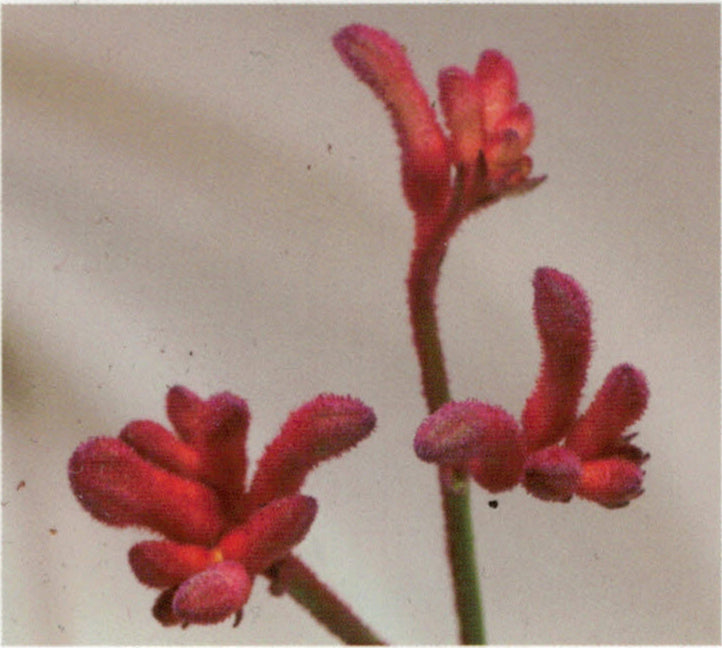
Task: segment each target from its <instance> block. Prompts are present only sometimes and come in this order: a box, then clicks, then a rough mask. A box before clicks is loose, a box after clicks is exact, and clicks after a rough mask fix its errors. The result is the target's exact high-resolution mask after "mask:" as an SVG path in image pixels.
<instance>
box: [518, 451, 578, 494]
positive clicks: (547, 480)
mask: <svg viewBox="0 0 722 648" xmlns="http://www.w3.org/2000/svg"><path fill="white" fill-rule="evenodd" d="M581 474H582V462H581V460H580V459H579V457H578V456H577V455H576V454H574V453H573V452H572V451H571V450H567V449H566V448H562V447H560V446H549V447H547V448H544V449H543V450H539V451H537V452H534V453H533V454H531V455H530V456H529V457H528V458H527V460H526V463H525V464H524V488H526V490H527V492H529V494H531V495H534V497H538V498H539V499H542V500H546V501H549V502H568V501H569V500H570V499H572V496H573V495H574V492H575V490H576V488H577V486H578V484H579V480H580V478H581Z"/></svg>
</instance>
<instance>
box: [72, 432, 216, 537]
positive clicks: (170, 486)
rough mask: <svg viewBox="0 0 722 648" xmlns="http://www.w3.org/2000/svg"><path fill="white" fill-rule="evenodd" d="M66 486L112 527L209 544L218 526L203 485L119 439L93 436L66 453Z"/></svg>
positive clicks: (209, 494) (212, 502)
mask: <svg viewBox="0 0 722 648" xmlns="http://www.w3.org/2000/svg"><path fill="white" fill-rule="evenodd" d="M68 474H69V478H70V485H71V487H72V489H73V492H74V493H75V496H76V497H77V498H78V501H79V502H80V503H81V504H82V505H83V507H84V508H85V509H86V510H87V511H88V512H89V513H90V514H91V515H92V516H93V517H95V518H96V519H98V520H100V521H101V522H105V523H106V524H111V525H113V526H119V527H125V526H129V525H139V526H144V527H147V528H149V529H152V530H154V531H159V532H160V533H162V534H163V535H165V536H166V537H168V538H170V539H172V540H176V541H179V542H190V543H197V544H209V543H211V542H213V541H214V540H215V539H216V537H217V536H218V534H219V532H220V531H221V530H222V529H223V525H224V520H223V515H222V512H221V509H220V505H219V502H218V500H217V499H216V496H215V494H214V493H213V491H212V490H211V489H210V488H208V487H207V486H205V485H203V484H200V483H198V482H195V481H190V480H188V479H184V478H182V477H179V476H177V475H174V474H172V473H169V472H167V471H165V470H163V469H162V468H158V467H157V466H155V465H153V464H151V463H149V462H147V461H145V460H144V459H143V458H141V456H140V455H139V454H138V453H137V452H136V451H135V450H133V449H132V448H130V447H129V446H127V445H126V444H125V443H123V441H121V440H120V439H111V438H104V437H99V438H95V439H91V440H90V441H88V442H86V443H84V444H82V445H81V446H79V447H78V448H77V449H76V451H75V452H74V453H73V456H72V457H71V458H70V462H69V467H68Z"/></svg>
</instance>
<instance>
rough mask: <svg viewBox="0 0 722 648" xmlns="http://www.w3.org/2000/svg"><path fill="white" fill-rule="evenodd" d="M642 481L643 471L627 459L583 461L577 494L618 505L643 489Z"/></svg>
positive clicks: (618, 506) (624, 503)
mask: <svg viewBox="0 0 722 648" xmlns="http://www.w3.org/2000/svg"><path fill="white" fill-rule="evenodd" d="M643 481H644V471H643V470H642V469H641V468H640V467H639V466H638V465H637V464H636V463H634V462H632V461H628V460H627V459H620V458H619V457H609V458H606V459H597V460H595V461H585V462H584V464H583V470H582V477H581V482H580V483H579V486H578V487H577V490H576V494H577V495H579V497H584V498H586V499H589V500H592V501H594V502H597V503H598V504H601V505H602V506H605V507H607V508H620V507H622V506H626V505H627V504H629V502H630V501H631V500H633V499H634V498H635V497H639V496H640V495H641V494H642V493H643V492H644V489H643V488H642V482H643Z"/></svg>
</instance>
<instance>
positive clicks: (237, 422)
mask: <svg viewBox="0 0 722 648" xmlns="http://www.w3.org/2000/svg"><path fill="white" fill-rule="evenodd" d="M166 409H167V414H168V419H169V420H170V422H171V424H172V426H173V429H174V431H175V434H174V433H173V432H171V431H169V430H168V429H166V428H165V427H164V426H162V425H160V424H158V423H155V422H153V421H133V422H131V423H129V424H128V425H127V426H126V427H125V428H123V430H122V431H121V433H120V435H119V437H118V438H110V437H96V438H92V439H90V440H89V441H87V442H85V443H83V444H81V445H80V446H79V447H78V448H77V449H76V451H75V452H74V453H73V455H72V457H71V458H70V462H69V466H68V474H69V478H70V484H71V487H72V489H73V492H74V494H75V496H76V497H77V499H78V501H79V502H80V503H81V504H82V506H83V507H84V508H85V509H86V510H87V511H88V512H89V513H90V514H91V515H92V516H93V517H95V518H96V519H98V520H100V521H102V522H105V523H106V524H110V525H112V526H118V527H125V526H129V525H135V526H142V527H145V528H147V529H150V530H152V531H156V532H158V533H159V534H161V535H162V536H164V537H165V539H163V540H146V541H143V542H139V543H137V544H136V545H134V546H133V547H132V548H131V549H130V552H129V555H128V559H129V562H130V566H131V568H132V570H133V572H134V573H135V575H136V577H137V578H138V580H140V581H141V582H142V583H144V584H145V585H148V586H150V587H156V588H160V589H162V590H163V592H162V593H161V594H160V596H159V597H158V599H157V600H156V603H155V605H154V606H153V614H154V616H155V617H156V618H157V619H158V620H159V621H160V622H161V623H162V624H164V625H173V624H177V623H183V624H189V623H198V624H207V623H217V622H219V621H222V620H224V619H226V618H228V617H229V616H230V615H232V614H234V613H235V614H236V615H237V618H240V613H241V611H242V609H243V606H244V604H245V603H246V601H247V600H248V597H249V596H250V594H251V589H252V586H253V581H254V579H255V577H256V576H257V575H259V574H263V573H264V572H266V571H268V570H270V568H271V567H272V566H273V565H274V563H276V562H277V561H279V560H280V559H282V558H284V557H285V556H286V555H287V554H288V553H289V552H290V551H291V549H292V548H293V547H294V546H295V545H296V544H298V543H299V542H301V540H303V538H304V537H305V535H306V533H307V532H308V530H309V528H310V526H311V524H312V522H313V520H314V518H315V516H316V511H317V504H316V500H315V499H313V498H312V497H307V496H304V495H301V494H300V493H299V490H300V488H301V486H302V485H303V482H304V480H305V477H306V475H307V474H308V473H309V472H310V471H311V470H312V469H313V468H314V467H315V466H316V465H317V464H318V463H319V462H320V461H323V460H325V459H329V458H332V457H335V456H338V455H340V454H341V453H343V452H345V451H346V450H348V449H350V448H351V447H353V446H354V445H356V443H358V442H359V441H360V440H362V439H363V438H365V437H366V436H368V434H370V432H371V430H372V429H373V427H374V425H375V423H376V419H375V416H374V413H373V411H372V410H371V409H369V408H368V407H367V406H366V405H364V404H363V403H362V402H361V401H359V400H357V399H354V398H351V397H349V396H336V395H332V394H322V395H320V396H318V397H317V398H315V399H314V400H312V401H310V402H308V403H306V404H305V405H303V406H302V407H300V408H299V409H297V410H296V411H294V412H292V413H291V415H290V416H289V418H288V420H287V421H286V423H285V424H284V426H283V428H282V430H281V433H280V434H279V435H278V436H277V437H276V439H275V440H274V441H273V442H272V443H271V444H270V445H269V446H268V447H267V448H266V451H265V453H264V454H263V456H262V458H261V459H260V461H259V466H258V470H257V471H256V474H255V476H254V478H253V480H252V481H251V484H250V486H248V485H247V483H246V482H247V480H246V472H247V457H246V435H247V431H248V426H249V422H250V414H249V411H248V407H247V405H246V402H245V401H244V400H243V399H241V398H238V397H237V396H234V395H232V394H230V393H228V392H224V393H221V394H216V395H214V396H212V397H211V398H209V399H208V400H203V399H201V398H199V397H198V396H197V395H196V394H194V393H193V392H192V391H190V390H189V389H186V388H184V387H180V386H176V387H173V388H171V389H170V391H169V392H168V395H167V398H166Z"/></svg>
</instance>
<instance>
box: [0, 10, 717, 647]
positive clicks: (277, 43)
mask: <svg viewBox="0 0 722 648" xmlns="http://www.w3.org/2000/svg"><path fill="white" fill-rule="evenodd" d="M356 21H361V22H366V23H369V24H372V25H375V26H377V27H381V28H383V29H385V30H387V31H389V32H390V33H391V34H393V35H394V36H395V37H396V38H398V39H399V40H400V41H401V42H402V43H404V44H405V45H406V47H407V51H408V53H409V56H410V58H411V59H412V61H413V63H414V66H415V69H416V70H417V72H418V74H419V76H420V78H421V80H422V82H423V83H424V84H425V85H426V86H427V87H428V88H429V90H430V92H432V94H433V95H434V96H435V76H436V73H437V71H438V70H439V69H440V68H441V67H443V66H446V65H451V64H457V65H462V66H464V67H466V68H471V67H473V65H474V64H475V62H476V58H477V56H478V54H479V52H480V51H481V50H482V49H484V48H489V47H496V48H499V49H501V50H502V51H503V52H504V53H505V54H506V55H508V56H509V57H510V58H511V59H512V60H513V61H514V64H515V66H516V69H517V72H518V74H519V77H520V83H521V96H522V99H523V100H524V101H527V102H528V103H529V104H531V106H532V107H533V109H534V111H535V114H536V118H537V137H536V140H535V142H534V143H533V145H532V147H531V153H532V155H533V157H534V160H535V166H536V170H537V171H538V172H540V173H547V174H548V175H549V179H548V181H547V182H546V183H545V184H544V185H543V186H542V187H541V188H539V189H537V190H536V191H534V192H533V193H532V194H530V195H528V196H525V197H522V198H518V199H514V200H511V199H510V200H507V201H505V202H503V203H501V204H499V205H496V206H494V207H493V208H491V209H489V210H488V211H487V212H486V213H484V214H482V215H480V216H478V217H476V218H474V219H472V220H470V221H469V222H467V223H466V224H465V225H464V226H463V227H462V229H461V231H460V232H459V234H458V236H457V237H456V239H455V240H454V241H453V242H452V244H451V246H450V249H449V254H448V258H447V261H446V265H445V267H444V274H443V278H442V283H441V286H440V307H441V311H440V317H441V328H442V336H443V340H444V344H445V346H446V352H447V362H448V367H449V372H450V376H451V381H452V392H453V394H454V396H455V398H457V399H462V398H466V397H470V396H474V397H478V398H482V399H485V400H488V401H490V402H492V403H495V404H499V405H502V406H504V407H505V408H507V409H508V410H509V411H511V412H514V413H516V414H518V413H519V412H520V410H521V408H522V406H523V403H524V400H525V398H526V396H527V394H528V393H529V391H530V389H531V387H532V385H533V382H534V379H535V376H536V370H537V362H538V353H539V351H538V347H537V343H536V339H535V332H534V329H533V325H532V317H531V301H532V291H531V284H530V280H531V277H532V274H533V272H534V269H535V268H536V267H537V266H540V265H552V266H555V267H557V268H559V269H560V270H562V271H564V272H568V273H570V274H572V275H574V276H575V277H576V278H577V279H578V280H579V282H580V283H581V284H582V285H583V286H584V288H585V289H586V290H587V292H588V293H589V295H590V297H591V300H592V302H593V314H594V318H595V319H594V327H595V328H594V332H595V340H596V350H595V354H594V356H593V359H592V366H591V370H590V375H589V384H588V388H587V391H586V392H585V403H586V402H588V399H589V397H590V396H591V394H592V393H593V391H594V390H595V389H596V388H597V387H598V386H599V385H600V384H601V382H602V380H603V379H604V376H605V375H606V373H607V371H608V370H609V369H610V368H611V367H612V366H613V365H615V364H618V363H620V362H624V361H628V362H632V363H634V364H635V365H637V366H638V367H640V368H642V369H643V370H644V371H645V373H646V374H647V377H648V379H649V383H650V387H651V394H652V397H651V403H650V407H649V410H648V412H647V414H646V415H645V417H644V418H643V419H642V420H641V421H640V423H638V424H637V425H636V426H635V429H637V430H638V431H639V432H640V437H639V441H640V444H641V445H642V446H643V447H644V448H645V449H646V450H648V451H650V452H651V455H652V459H651V461H650V462H649V464H648V465H647V479H646V493H645V494H644V496H643V497H642V498H641V499H639V500H637V501H635V502H633V503H632V504H631V506H629V507H627V508H625V509H623V510H619V511H608V510H605V509H602V508H600V507H597V506H594V505H592V504H589V503H586V502H581V501H574V502H572V503H570V504H566V505H550V504H546V503H544V502H540V501H537V500H533V499H532V498H530V497H529V496H527V495H526V494H525V493H524V492H523V490H522V489H519V488H517V489H516V490H514V491H511V492H509V493H505V494H501V495H500V496H498V497H497V498H496V499H498V501H499V506H498V508H496V509H492V508H491V507H489V506H488V502H489V500H490V499H492V498H491V496H489V495H488V494H486V493H484V492H482V491H481V490H480V489H478V488H477V489H475V490H474V493H473V507H474V524H475V527H476V533H477V536H476V542H477V552H478V562H479V568H480V571H481V575H482V587H483V594H484V600H485V605H486V615H487V624H488V634H489V638H490V640H491V641H492V642H495V643H549V644H558V643H579V644H585V643H610V644H611V643H630V644H666V643H674V644H684V643H718V642H719V641H720V619H719V610H720V583H719V575H720V574H719V566H720V561H719V544H720V524H719V522H720V519H719V505H720V489H719V486H720V483H719V458H720V448H719V437H720V431H719V414H720V412H719V383H720V376H719V327H720V312H719V150H718V145H719V67H718V66H719V7H717V6H715V5H706V6H705V5H697V6H692V5H689V6H686V5H681V6H676V5H661V6H622V5H612V6H599V7H597V6H591V5H588V6H561V5H560V6H554V5H550V6H543V5H534V6H504V5H496V6H483V5H474V6H472V5H465V6H448V5H445V6H441V5H439V6H428V7H420V6H386V7H383V6H365V7H364V6H344V7H332V6H317V7H313V6H306V7H304V6H295V7H289V6H267V7H263V6H232V5H229V6H195V7H194V6H166V7H143V6H115V7H110V6H108V7H89V6H86V7H83V6H66V7H60V6H56V7H50V6H26V7H22V6H7V7H4V8H3V34H2V35H3V105H2V109H3V188H4V196H3V232H2V234H3V316H4V319H3V400H4V405H3V428H4V429H3V502H2V504H3V508H2V513H3V641H4V642H5V643H21V644H22V643H39V644H57V643H63V644H73V643H75V644H88V643H93V644H118V643H122V644H158V643H164V644H225V643H253V644H278V643H280V644H324V643H330V642H333V641H334V638H333V637H332V636H330V635H329V634H327V632H326V631H325V630H323V629H322V628H320V627H318V626H316V625H315V623H314V622H313V621H312V620H311V619H310V618H309V617H308V616H307V614H306V613H305V612H304V611H303V610H301V609H300V608H298V607H297V606H296V605H295V604H294V603H293V602H292V601H290V600H287V599H285V598H280V599H276V598H272V597H271V596H270V595H269V594H268V593H267V592H266V588H265V584H264V583H263V582H259V583H258V584H257V586H256V588H255V589H254V592H253V596H252V598H251V600H250V602H249V603H248V605H247V608H246V612H245V617H244V620H243V623H242V624H241V625H240V626H239V627H238V628H232V627H231V623H230V622H228V623H224V624H221V625H218V626H212V627H207V628H202V627H192V628H189V629H188V630H186V631H182V630H180V629H164V628H161V627H160V626H159V625H158V624H156V622H155V621H154V620H153V619H152V618H151V615H150V606H151V604H152V601H153V599H154V597H155V593H154V592H153V591H151V590H149V589H147V588H144V587H143V586H142V585H140V584H139V583H138V582H136V580H135V578H134V577H133V575H132V573H131V571H130V569H129V567H128V565H127V561H126V552H127V549H128V548H129V547H130V546H131V544H133V542H134V541H136V540H137V539H140V538H146V537H148V535H149V534H147V533H144V532H142V531H137V530H122V531H121V530H116V529H110V528H107V527H104V526H102V525H101V524H99V523H98V522H96V521H94V520H92V519H91V518H90V516H89V515H87V514H86V513H85V512H83V511H82V509H81V508H80V506H79V505H78V504H77V502H76V501H75V500H74V499H73V497H72V495H71V493H70V490H69V488H68V483H67V477H66V473H65V469H66V462H67V459H68V458H69V456H70V454H71V452H72V451H73V449H74V448H75V446H77V445H78V443H80V442H81V441H83V440H85V439H86V438H87V437H89V436H92V435H100V434H105V435H115V434H117V432H118V431H119V430H120V428H121V427H122V426H123V425H124V424H125V423H126V422H128V421H129V420H131V419H133V418H152V419H156V420H160V421H163V420H164V412H163V399H164V394H165V391H166V389H167V386H168V385H172V384H175V383H182V384H185V385H187V386H188V387H190V388H191V389H193V390H195V391H197V392H198V393H200V394H201V395H203V396H208V395H210V394H211V393H214V392H217V391H221V390H224V389H230V390H232V391H234V392H236V393H238V394H240V395H242V396H243V397H244V398H246V399H247V400H248V402H249V404H250V407H251V411H252V414H253V422H252V427H251V433H250V448H249V451H250V454H251V456H252V457H254V458H255V457H258V456H259V454H260V453H261V451H262V449H263V447H264V446H265V444H266V443H267V442H268V441H269V440H270V439H271V438H272V437H273V436H274V434H275V433H276V431H277V429H278V426H279V425H280V424H281V423H282V421H283V420H284V418H285V416H286V415H287V413H288V412H289V411H290V410H291V409H293V408H295V407H297V406H298V405H300V404H301V403H303V402H304V401H306V400H308V399H309V398H311V397H313V396H314V395H316V394H317V393H319V392H321V391H334V392H339V393H352V394H354V395H356V396H358V397H360V398H362V399H364V400H365V401H366V402H367V403H369V404H370V405H372V406H373V407H374V408H375V410H376V413H377V416H378V420H379V424H378V428H377V431H376V432H375V434H374V435H373V436H372V437H371V438H370V439H369V440H368V441H366V442H364V443H363V444H362V445H361V446H359V448H358V449H357V450H355V451H354V452H352V453H350V454H349V455H347V456H346V457H344V458H343V459H342V460H337V461H336V462H334V463H328V464H327V465H324V466H323V467H321V468H319V469H318V470H317V471H316V472H315V473H314V474H313V476H312V478H311V479H310V480H309V481H308V483H307V486H306V487H305V488H304V492H306V493H307V494H309V495H313V496H315V497H316V498H317V499H318V500H319V502H320V507H321V508H320V512H319V515H318V518H317V520H316V522H315V523H314V526H313V528H312V530H311V533H310V534H309V536H308V538H307V539H306V540H305V541H304V542H303V543H302V544H301V545H300V547H299V554H300V555H301V556H302V557H303V558H304V559H305V560H306V561H307V562H308V563H309V564H310V565H311V566H312V567H313V568H315V569H316V570H317V571H318V573H319V574H320V575H321V576H322V578H323V579H324V580H326V581H327V582H328V583H329V584H330V585H331V586H332V587H334V588H335V589H336V590H337V591H338V592H339V593H340V594H341V595H342V596H343V597H344V598H345V599H346V600H348V601H349V602H350V603H351V604H352V605H353V606H354V607H355V608H356V609H357V611H358V612H359V613H360V614H361V615H362V616H363V617H364V618H365V619H367V620H368V621H369V623H370V624H371V625H372V626H373V627H374V628H375V629H377V631H378V632H379V633H381V634H382V635H383V636H384V637H386V638H387V639H388V640H390V641H393V642H396V643H408V644H415V643H421V644H425V643H449V642H452V641H454V639H455V632H456V631H455V622H454V618H453V613H452V605H451V593H450V588H449V582H448V575H447V569H446V565H445V563H444V561H443V559H442V552H443V541H442V536H441V513H440V508H439V501H438V495H437V486H436V476H435V471H434V470H433V469H431V468H430V467H428V466H426V465H422V464H420V462H418V461H417V460H416V459H415V457H414V456H413V453H412V450H411V439H412V436H413V433H414V431H415V429H416V426H417V425H418V423H419V422H420V421H421V419H422V418H423V416H424V405H423V401H422V399H421V396H420V392H419V386H418V370H417V366H416V359H415V356H414V354H413V351H412V348H411V343H410V334H409V330H408V326H407V320H406V311H405V294H404V278H405V273H406V264H407V257H408V252H409V246H410V244H411V238H412V226H411V217H410V215H409V214H408V212H407V209H406V206H405V204H404V201H403V198H402V196H401V192H400V189H399V183H398V152H397V150H396V146H395V141H394V139H395V138H394V135H393V133H392V131H391V128H390V126H389V123H388V121H389V120H388V118H387V115H386V114H385V113H384V111H383V109H382V108H381V106H380V105H379V104H378V102H377V101H376V100H375V99H374V98H373V97H372V95H371V93H370V92H369V90H368V89H367V88H366V87H363V86H361V85H360V84H359V83H358V82H357V81H355V80H354V78H353V77H352V75H351V73H350V72H349V71H348V70H347V69H346V68H345V67H344V66H343V65H342V64H341V62H340V61H339V60H338V58H337V56H336V54H335V52H334V51H333V49H332V47H331V45H330V37H331V36H332V34H333V33H334V32H335V31H336V30H337V29H339V28H341V27H342V26H344V25H346V24H348V23H351V22H356Z"/></svg>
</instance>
